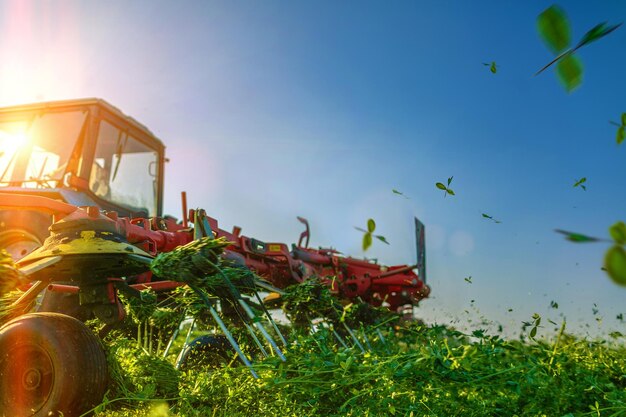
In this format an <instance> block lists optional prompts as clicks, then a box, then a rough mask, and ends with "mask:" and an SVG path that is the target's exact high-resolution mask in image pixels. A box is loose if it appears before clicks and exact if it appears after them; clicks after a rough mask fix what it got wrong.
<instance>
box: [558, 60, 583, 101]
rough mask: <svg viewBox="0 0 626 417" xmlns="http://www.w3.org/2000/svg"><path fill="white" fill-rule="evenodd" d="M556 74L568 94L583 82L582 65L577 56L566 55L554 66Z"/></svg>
mask: <svg viewBox="0 0 626 417" xmlns="http://www.w3.org/2000/svg"><path fill="white" fill-rule="evenodd" d="M556 74H557V76H558V77H559V81H561V84H563V86H564V87H565V89H566V90H567V92H568V93H570V92H572V91H573V90H574V89H575V88H576V87H578V86H579V85H580V83H581V82H582V81H583V64H582V62H581V61H580V59H578V57H577V56H575V55H572V54H568V55H566V56H564V57H563V58H562V59H561V60H560V61H559V63H558V64H557V65H556Z"/></svg>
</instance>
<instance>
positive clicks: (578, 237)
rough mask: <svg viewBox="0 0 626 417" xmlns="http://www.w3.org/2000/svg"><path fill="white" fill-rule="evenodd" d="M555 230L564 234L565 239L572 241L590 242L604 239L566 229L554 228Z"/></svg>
mask: <svg viewBox="0 0 626 417" xmlns="http://www.w3.org/2000/svg"><path fill="white" fill-rule="evenodd" d="M555 232H557V233H561V234H563V235H565V239H567V240H569V241H570V242H574V243H590V242H602V241H604V240H605V239H600V238H597V237H592V236H587V235H583V234H580V233H574V232H568V231H566V230H560V229H555Z"/></svg>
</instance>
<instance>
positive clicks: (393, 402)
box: [95, 323, 626, 417]
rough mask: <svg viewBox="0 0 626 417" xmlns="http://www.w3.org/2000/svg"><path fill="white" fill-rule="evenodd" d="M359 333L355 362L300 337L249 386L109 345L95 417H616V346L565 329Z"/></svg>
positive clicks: (621, 381)
mask: <svg viewBox="0 0 626 417" xmlns="http://www.w3.org/2000/svg"><path fill="white" fill-rule="evenodd" d="M382 327H386V326H382ZM368 334H369V336H368V341H369V344H370V345H371V350H369V351H367V352H366V353H362V352H361V351H360V349H357V348H352V347H350V348H348V349H346V348H343V347H341V345H339V344H338V342H337V340H336V339H335V338H334V336H333V335H332V334H330V333H327V332H324V331H321V332H318V333H315V334H313V335H310V334H308V335H307V334H304V333H302V334H299V335H298V336H296V337H292V341H297V344H295V343H294V344H292V346H291V348H290V349H289V351H288V352H287V357H288V360H287V362H285V363H283V362H281V361H280V360H278V359H277V358H269V359H266V360H264V361H257V362H256V363H255V369H256V371H257V373H258V374H259V376H260V378H259V379H258V380H255V379H254V378H253V377H252V376H251V374H250V372H249V371H248V370H247V369H246V368H245V367H244V366H240V365H237V364H236V363H233V364H232V365H231V366H229V367H223V368H219V369H209V368H208V369H193V370H191V371H189V372H186V373H182V372H178V371H176V370H174V369H173V368H171V367H169V368H168V367H167V365H165V364H164V363H163V362H164V361H162V360H161V359H157V358H156V357H155V356H149V355H147V354H146V353H138V352H141V350H140V349H137V348H136V342H134V343H132V342H123V341H121V339H117V342H116V345H115V347H114V349H111V350H110V354H111V359H112V360H114V361H116V360H117V361H121V362H119V363H120V364H122V366H121V367H118V368H115V367H114V369H118V371H119V370H121V369H123V370H124V372H123V373H124V375H117V376H116V380H117V384H115V385H114V387H113V388H112V391H111V392H110V393H109V395H108V398H107V399H106V400H105V401H104V402H103V403H102V404H101V405H100V406H99V407H98V410H97V412H96V413H95V415H96V416H98V417H105V416H106V417H130V416H150V417H159V416H189V417H191V416H237V415H250V413H254V414H256V415H259V416H321V415H328V416H333V415H337V416H338V415H342V416H343V415H345V416H385V415H398V416H453V415H458V416H514V415H518V416H566V415H575V416H580V415H588V416H618V415H626V348H625V347H624V345H623V344H620V343H616V342H615V341H588V340H582V339H578V338H575V337H573V336H569V335H568V334H567V333H565V332H562V333H561V334H560V336H558V337H556V338H555V339H554V340H552V341H534V340H532V339H526V340H525V341H523V340H514V341H507V340H503V339H501V338H499V337H497V336H489V335H485V334H482V333H481V332H475V334H474V335H464V334H462V333H460V332H457V331H454V330H451V329H449V328H445V327H442V326H434V327H428V326H424V325H418V324H415V323H413V324H406V323H405V324H402V325H400V326H396V327H395V328H389V327H386V328H384V331H383V334H384V336H385V337H386V343H382V342H381V341H380V340H379V339H378V336H377V335H376V333H374V332H371V331H369V332H368ZM361 338H362V336H361ZM346 340H347V339H346ZM361 340H362V342H365V340H364V339H361ZM120 346H122V347H123V349H122V348H120ZM133 346H134V347H135V348H134V349H135V354H137V355H138V358H135V359H133V352H132V349H133ZM129 349H130V350H129ZM150 358H153V359H154V361H155V362H154V363H155V364H159V366H151V365H150V363H151V362H150ZM161 377H164V379H165V381H161V382H160V381H159V379H160V378H161ZM120 380H121V381H123V384H122V385H123V387H124V389H120V388H119V385H120V384H119V381H120ZM176 384H177V387H175V385H176ZM164 385H165V386H164ZM176 388H177V389H176Z"/></svg>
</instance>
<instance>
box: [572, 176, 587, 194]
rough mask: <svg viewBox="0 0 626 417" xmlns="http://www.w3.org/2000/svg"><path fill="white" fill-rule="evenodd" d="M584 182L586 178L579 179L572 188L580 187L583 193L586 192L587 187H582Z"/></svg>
mask: <svg viewBox="0 0 626 417" xmlns="http://www.w3.org/2000/svg"><path fill="white" fill-rule="evenodd" d="M585 182H587V178H586V177H582V178H581V179H579V180H578V181H576V182H575V183H574V187H578V186H580V188H582V189H583V190H584V191H587V187H585V186H584V185H583V184H584V183H585Z"/></svg>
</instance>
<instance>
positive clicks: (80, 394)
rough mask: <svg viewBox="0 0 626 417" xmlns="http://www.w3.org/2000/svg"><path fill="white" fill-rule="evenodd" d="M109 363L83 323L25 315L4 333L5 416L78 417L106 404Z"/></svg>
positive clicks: (0, 350)
mask: <svg viewBox="0 0 626 417" xmlns="http://www.w3.org/2000/svg"><path fill="white" fill-rule="evenodd" d="M107 383H108V372H107V360H106V356H105V354H104V351H103V350H102V347H101V345H100V342H99V341H98V339H97V338H96V337H95V336H94V335H93V333H92V332H91V331H90V330H89V329H88V328H87V327H86V326H85V325H84V324H83V323H81V322H80V321H78V320H76V319H75V318H73V317H69V316H66V315H63V314H56V313H32V314H25V315H23V316H20V317H18V318H16V319H14V320H12V321H10V322H9V323H7V324H6V325H5V326H3V327H2V328H0V416H1V417H17V416H19V417H44V416H46V417H48V416H60V415H63V416H64V417H76V416H80V415H81V414H83V413H85V412H86V411H88V410H90V409H91V408H92V407H94V406H95V405H97V404H99V403H100V402H101V401H102V398H103V396H104V393H105V391H106V387H107Z"/></svg>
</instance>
